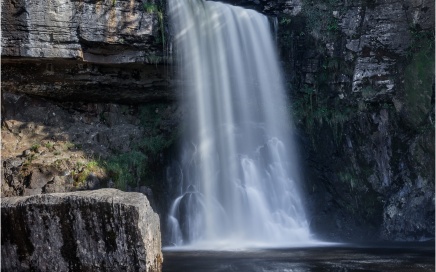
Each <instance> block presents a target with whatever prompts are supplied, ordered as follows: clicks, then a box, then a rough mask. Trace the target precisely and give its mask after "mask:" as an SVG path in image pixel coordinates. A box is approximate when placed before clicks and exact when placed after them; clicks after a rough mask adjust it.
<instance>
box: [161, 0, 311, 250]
mask: <svg viewBox="0 0 436 272" xmlns="http://www.w3.org/2000/svg"><path fill="white" fill-rule="evenodd" d="M168 8H169V15H170V18H171V26H172V32H173V35H174V42H175V48H176V50H177V53H176V55H177V64H178V66H179V67H178V69H179V71H180V75H179V76H180V79H181V82H184V84H183V87H182V88H181V89H180V93H181V100H182V103H184V104H183V105H184V106H185V108H186V109H187V112H186V116H185V120H186V121H185V124H186V129H185V134H184V145H183V150H182V155H181V174H180V175H181V182H180V184H179V186H180V187H179V188H177V190H178V196H177V198H176V199H175V200H174V202H173V203H172V206H171V210H170V212H169V218H168V220H167V221H168V225H169V235H170V236H171V243H172V244H174V245H178V246H180V245H192V246H194V247H208V248H218V247H219V246H220V245H223V246H227V245H230V246H234V247H243V246H292V245H297V244H303V243H307V242H308V241H310V239H311V238H310V233H309V228H308V222H307V220H306V216H305V211H304V208H303V205H302V199H301V196H300V193H299V189H298V181H299V174H298V172H299V171H298V163H297V160H296V157H295V154H296V150H295V147H294V146H293V142H292V123H291V120H290V117H289V107H288V106H287V102H286V100H287V97H286V94H285V91H284V87H283V82H282V78H281V71H280V68H279V65H278V60H277V56H276V53H275V45H274V43H273V37H272V35H271V33H270V32H271V27H270V25H269V22H268V18H267V17H266V16H264V15H262V14H259V13H257V12H255V11H253V10H247V9H243V8H240V7H235V6H231V5H226V4H222V3H219V2H207V1H202V0H168Z"/></svg>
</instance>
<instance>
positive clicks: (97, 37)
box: [1, 0, 174, 103]
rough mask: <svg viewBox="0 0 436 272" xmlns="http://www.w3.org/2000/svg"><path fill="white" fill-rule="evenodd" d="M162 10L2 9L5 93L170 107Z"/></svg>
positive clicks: (86, 4) (8, 5)
mask: <svg viewBox="0 0 436 272" xmlns="http://www.w3.org/2000/svg"><path fill="white" fill-rule="evenodd" d="M164 8H165V6H164V5H163V3H162V2H160V1H148V2H147V3H142V1H133V0H132V1H130V0H117V1H112V0H105V1H44V2H35V1H26V0H19V1H12V0H7V1H3V2H2V16H1V23H2V40H1V48H2V49H1V50H2V51H1V55H2V89H3V91H8V92H20V93H27V94H32V95H39V96H45V97H51V98H54V99H58V100H63V101H65V100H69V101H71V100H75V101H92V102H103V101H106V102H108V101H109V102H122V103H141V102H148V101H152V100H168V99H169V100H172V99H174V94H173V91H172V88H171V82H170V78H169V75H168V74H169V70H165V69H164V68H163V67H162V65H161V64H162V63H165V62H167V61H168V59H169V58H168V48H167V44H168V43H167V42H166V41H165V39H166V35H167V34H166V31H165V24H164V18H163V11H164ZM17 57H19V59H17ZM147 64H149V65H147Z"/></svg>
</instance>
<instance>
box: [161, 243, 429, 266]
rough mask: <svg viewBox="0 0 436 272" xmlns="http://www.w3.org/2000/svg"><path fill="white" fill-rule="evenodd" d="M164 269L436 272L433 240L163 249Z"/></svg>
mask: <svg viewBox="0 0 436 272" xmlns="http://www.w3.org/2000/svg"><path fill="white" fill-rule="evenodd" d="M163 271H164V272H176V271H177V272H212V271H213V272H224V271H226V272H227V271H241V272H242V271H253V272H279V271H280V272H315V271H339V272H349V271H374V272H375V271H396V272H405V271H413V272H415V271H432V272H433V271H435V247H434V242H432V243H426V244H395V245H370V246H369V245H367V246H362V245H360V246H358V245H340V246H328V247H308V248H288V249H256V250H247V251H176V250H164V265H163Z"/></svg>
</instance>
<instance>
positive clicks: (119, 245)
mask: <svg viewBox="0 0 436 272" xmlns="http://www.w3.org/2000/svg"><path fill="white" fill-rule="evenodd" d="M1 220H2V228H1V239H2V244H1V245H2V246H1V254H2V261H1V266H2V271H153V272H154V271H161V266H162V261H163V258H162V252H161V234H160V224H159V217H158V215H157V214H156V213H155V212H154V211H153V210H152V208H151V206H150V204H149V202H148V200H147V198H146V197H145V196H144V195H143V194H140V193H125V192H121V191H119V190H116V189H102V190H96V191H86V192H74V193H58V194H45V195H37V196H31V197H10V198H3V199H2V203H1Z"/></svg>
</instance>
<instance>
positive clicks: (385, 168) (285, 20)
mask: <svg viewBox="0 0 436 272" xmlns="http://www.w3.org/2000/svg"><path fill="white" fill-rule="evenodd" d="M278 35H279V36H278V41H279V46H280V49H281V56H282V61H283V65H284V67H285V70H286V72H285V77H286V80H287V83H288V86H290V96H291V97H292V103H291V104H292V105H291V107H292V111H293V114H294V120H295V122H296V125H297V127H298V128H299V133H300V134H299V137H300V147H301V150H302V151H303V152H302V153H303V156H304V158H305V163H306V171H305V172H306V180H305V181H304V183H303V184H304V186H305V187H306V193H307V197H308V198H307V199H308V202H307V206H308V209H309V211H312V212H311V226H312V228H313V230H314V232H315V233H317V234H318V235H320V236H321V237H323V238H327V239H334V240H337V239H345V240H365V239H386V240H421V239H434V209H435V206H434V196H435V195H434V174H435V168H434V165H435V162H434V155H435V153H434V151H435V146H434V139H435V138H434V137H435V136H434V135H435V134H434V124H435V120H434V1H419V2H417V1H395V0H380V1H336V2H329V3H327V2H325V3H315V2H310V1H302V11H301V13H299V14H298V15H296V16H289V15H287V14H282V15H281V16H280V17H279V31H278Z"/></svg>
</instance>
